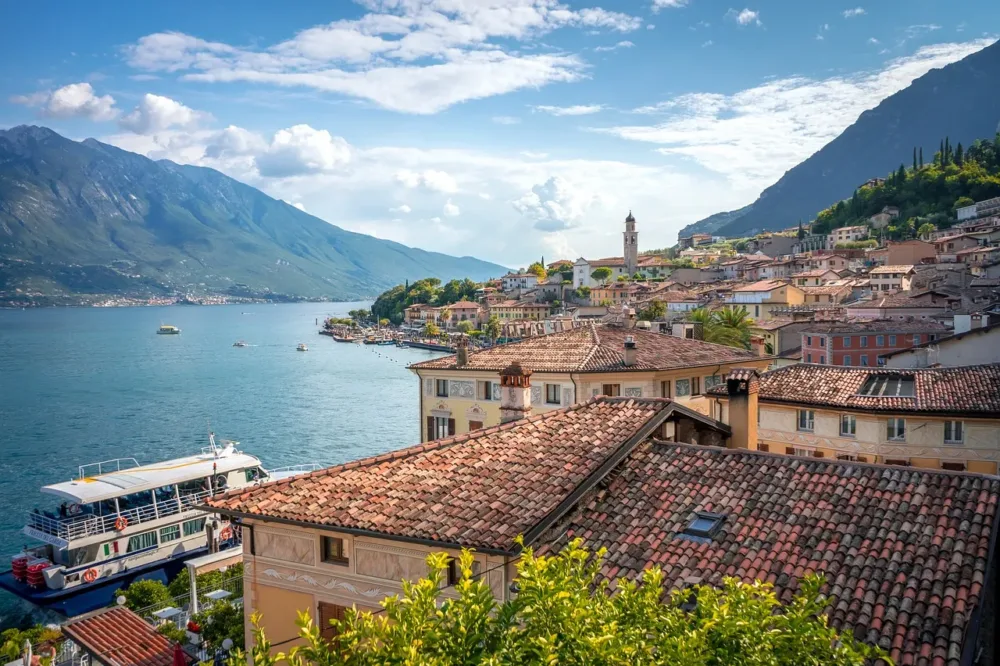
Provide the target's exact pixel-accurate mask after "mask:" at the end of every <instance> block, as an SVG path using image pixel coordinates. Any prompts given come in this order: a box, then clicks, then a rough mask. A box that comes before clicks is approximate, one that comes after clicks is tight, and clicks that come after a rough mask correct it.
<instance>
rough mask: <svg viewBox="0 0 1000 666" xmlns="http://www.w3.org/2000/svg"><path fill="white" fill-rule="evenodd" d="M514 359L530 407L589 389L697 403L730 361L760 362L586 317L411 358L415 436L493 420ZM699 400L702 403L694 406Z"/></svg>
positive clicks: (445, 433)
mask: <svg viewBox="0 0 1000 666" xmlns="http://www.w3.org/2000/svg"><path fill="white" fill-rule="evenodd" d="M514 361H517V362H518V363H520V364H521V366H523V367H524V368H525V369H526V370H528V371H531V372H532V373H533V375H532V380H531V381H532V392H531V407H532V409H533V410H535V412H536V413H544V412H547V411H551V410H553V409H560V408H562V407H566V406H567V405H575V404H577V403H579V402H583V401H585V400H587V399H589V398H591V397H593V396H597V395H608V396H628V397H663V398H673V399H676V400H678V401H679V402H680V403H681V404H684V405H687V406H689V407H691V408H693V409H699V408H701V409H703V408H704V406H703V404H702V402H701V401H702V398H701V396H702V395H703V393H704V390H705V389H706V388H707V387H709V386H712V385H714V384H715V383H717V382H719V381H721V378H722V376H723V375H724V374H725V373H726V372H727V371H728V369H729V368H732V367H734V366H737V365H742V366H749V367H754V368H759V369H761V370H763V369H765V368H766V367H767V365H768V363H769V362H770V359H769V358H767V357H760V356H757V355H755V354H754V353H752V352H749V351H745V350H742V349H734V348H733V347H725V346H723V345H715V344H711V343H708V342H703V341H701V340H687V339H682V338H676V337H672V336H669V335H663V334H661V333H653V332H649V331H643V330H640V329H629V328H624V327H617V326H598V325H593V324H592V325H588V326H585V327H581V328H578V329H575V330H572V331H567V332H563V333H553V334H552V335H545V336H540V337H535V338H528V339H525V340H522V341H520V342H514V343H509V344H505V345H500V346H498V347H493V348H491V349H486V350H482V351H476V352H469V351H468V350H467V349H464V348H460V349H459V353H458V354H455V355H452V356H446V357H443V358H438V359H433V360H430V361H423V362H421V363H415V364H413V365H411V366H410V369H411V370H412V371H413V372H414V373H415V374H416V375H417V376H418V377H419V378H420V414H421V436H420V440H421V441H428V440H432V439H441V438H444V437H449V436H451V435H456V434H462V433H464V432H469V431H471V430H477V429H479V428H483V427H488V426H492V425H496V424H497V423H500V417H501V414H500V402H501V391H500V385H501V378H500V375H499V373H500V371H501V370H502V369H504V368H506V367H507V366H509V365H510V364H511V363H512V362H514ZM699 405H701V406H699Z"/></svg>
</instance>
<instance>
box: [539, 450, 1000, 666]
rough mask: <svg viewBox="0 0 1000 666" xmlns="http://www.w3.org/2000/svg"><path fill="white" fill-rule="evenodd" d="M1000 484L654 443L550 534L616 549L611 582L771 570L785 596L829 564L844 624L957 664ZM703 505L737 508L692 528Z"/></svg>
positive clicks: (677, 584)
mask: <svg viewBox="0 0 1000 666" xmlns="http://www.w3.org/2000/svg"><path fill="white" fill-rule="evenodd" d="M998 494H1000V479H997V478H996V477H987V476H980V475H973V474H961V473H959V474H955V473H947V472H938V471H930V470H919V469H914V468H899V467H889V466H884V465H864V464H858V463H846V462H838V461H826V460H816V459H813V458H797V457H794V456H785V455H776V454H767V453H760V452H756V451H745V450H739V449H718V448H713V447H705V446H692V445H686V444H676V443H654V442H650V441H647V442H645V443H643V444H641V445H640V446H639V447H638V448H637V449H635V451H633V453H632V454H631V455H630V456H629V457H628V458H626V459H625V460H624V461H623V463H622V464H621V466H620V467H619V468H618V469H617V470H616V473H615V476H614V477H613V480H612V481H611V482H610V483H609V484H607V486H606V487H597V488H595V489H593V490H592V491H590V492H589V493H588V494H587V495H585V496H584V497H583V498H581V500H580V501H579V502H578V503H577V505H576V508H575V509H574V511H573V512H572V513H570V514H568V515H567V517H566V518H565V519H564V520H562V521H559V522H558V523H557V524H555V525H554V526H553V527H552V528H551V529H550V530H549V532H548V533H547V534H546V535H544V536H543V538H542V541H543V542H544V541H548V542H550V543H554V544H555V545H556V547H558V546H559V545H562V544H564V543H566V542H568V540H570V539H572V538H575V537H582V538H583V539H584V541H585V543H586V544H587V546H588V547H589V548H592V549H597V548H600V547H606V548H607V555H606V557H605V560H604V562H603V566H602V570H601V573H602V574H603V575H604V576H605V577H606V578H608V579H611V580H617V579H621V578H628V579H633V580H634V579H638V578H639V577H640V576H641V574H642V571H643V570H644V569H647V568H649V567H651V566H654V565H655V566H659V567H660V568H661V569H662V571H663V574H664V584H665V585H666V586H667V587H674V588H681V587H684V586H685V584H687V583H688V582H691V581H692V579H694V580H696V581H700V582H702V583H705V584H710V585H718V584H720V583H721V582H722V578H723V577H724V576H734V577H736V578H739V579H741V580H743V581H746V582H750V581H753V580H755V579H759V580H764V581H767V582H770V583H772V584H773V585H774V586H775V591H776V593H777V594H778V596H779V598H780V599H781V600H782V601H783V602H786V603H787V602H788V601H789V600H790V599H791V597H792V595H793V594H794V593H795V591H796V590H797V589H798V581H799V580H800V579H801V578H802V577H803V576H805V575H806V574H808V573H812V572H821V573H823V574H825V576H826V587H825V590H824V592H825V593H826V594H827V595H829V597H830V602H831V603H830V607H829V609H828V614H829V619H830V624H831V625H832V626H834V627H835V628H837V629H839V630H842V631H852V632H853V633H854V636H855V637H856V638H858V639H860V640H863V641H865V642H868V643H872V644H878V645H880V646H882V647H883V648H885V649H886V650H888V651H889V652H890V656H891V657H892V658H893V659H894V660H895V661H896V663H897V664H935V665H937V664H941V665H947V666H957V665H958V664H959V663H960V659H959V658H960V655H961V654H962V649H963V642H964V640H965V637H966V635H967V633H966V632H967V631H968V630H969V629H970V628H971V627H970V625H972V624H973V623H972V622H971V621H970V616H971V615H972V613H973V610H974V609H977V606H978V605H980V604H981V603H982V601H983V591H984V579H985V576H986V572H987V567H988V564H989V563H988V561H987V557H988V555H987V554H988V553H990V542H991V533H992V531H993V529H994V523H995V516H996V513H997V497H998ZM696 511H707V512H712V513H719V514H722V515H723V516H724V519H723V521H722V524H721V528H720V530H719V531H718V532H717V533H716V534H715V535H714V536H713V537H711V538H702V539H698V538H688V537H681V536H679V535H680V534H681V533H682V532H683V531H684V530H685V528H686V527H687V526H688V524H689V523H690V521H691V520H692V519H693V518H694V516H695V512H696ZM615 587H616V586H615V585H614V584H612V588H615ZM987 631H988V628H987V627H986V626H984V627H983V629H982V631H981V633H985V632H987Z"/></svg>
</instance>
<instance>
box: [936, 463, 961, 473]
mask: <svg viewBox="0 0 1000 666" xmlns="http://www.w3.org/2000/svg"><path fill="white" fill-rule="evenodd" d="M941 469H945V470H948V471H949V472H964V471H965V463H964V462H942V463H941Z"/></svg>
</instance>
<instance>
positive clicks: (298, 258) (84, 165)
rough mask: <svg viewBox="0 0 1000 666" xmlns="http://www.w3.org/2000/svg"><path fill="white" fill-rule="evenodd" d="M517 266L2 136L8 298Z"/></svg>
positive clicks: (191, 174)
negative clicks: (368, 232) (357, 229)
mask: <svg viewBox="0 0 1000 666" xmlns="http://www.w3.org/2000/svg"><path fill="white" fill-rule="evenodd" d="M506 270H507V269H506V268H504V267H503V266H499V265H497V264H492V263H488V262H485V261H480V260H478V259H474V258H472V257H451V256H448V255H444V254H439V253H436V252H426V251H424V250H418V249H415V248H411V247H407V246H405V245H401V244H399V243H394V242H391V241H386V240H380V239H377V238H373V237H371V236H365V235H363V234H358V233H353V232H350V231H345V230H344V229H341V228H340V227H337V226H334V225H332V224H329V223H327V222H324V221H323V220H321V219H319V218H317V217H314V216H312V215H309V214H308V213H305V212H303V211H301V210H299V209H298V208H295V207H294V206H291V205H289V204H287V203H285V202H283V201H279V200H277V199H273V198H271V197H269V196H267V195H266V194H264V193H263V192H261V191H259V190H256V189H254V188H253V187H250V186H248V185H245V184H243V183H240V182H239V181H236V180H233V179H232V178H229V177H227V176H224V175H223V174H221V173H219V172H218V171H215V170H213V169H206V168H202V167H194V166H185V165H179V164H175V163H173V162H170V161H167V160H160V161H153V160H150V159H147V158H146V157H143V156H141V155H137V154H135V153H130V152H127V151H124V150H121V149H119V148H115V147H113V146H109V145H106V144H103V143H101V142H99V141H96V140H94V139H87V140H85V141H83V142H77V141H71V140H69V139H66V138H64V137H62V136H60V135H59V134H57V133H55V132H53V131H52V130H50V129H47V128H44V127H27V126H21V127H15V128H13V129H10V130H6V131H0V297H3V296H6V297H7V298H8V299H9V298H10V295H11V294H17V293H22V294H23V293H35V294H39V293H40V294H42V295H49V296H52V295H63V296H69V295H80V294H108V295H128V296H143V297H145V296H152V295H165V294H174V293H182V294H183V293H196V294H223V295H233V296H259V297H268V298H327V299H337V300H344V299H354V298H363V297H367V296H375V295H377V294H378V293H379V292H381V291H383V290H384V289H386V288H388V287H391V286H393V285H395V284H399V283H402V282H403V281H404V280H415V279H419V278H423V277H428V276H431V277H438V278H441V279H442V280H448V279H451V278H464V277H470V278H472V279H475V280H481V279H485V278H487V277H490V276H498V275H501V274H503V273H504V272H506ZM18 290H20V291H18Z"/></svg>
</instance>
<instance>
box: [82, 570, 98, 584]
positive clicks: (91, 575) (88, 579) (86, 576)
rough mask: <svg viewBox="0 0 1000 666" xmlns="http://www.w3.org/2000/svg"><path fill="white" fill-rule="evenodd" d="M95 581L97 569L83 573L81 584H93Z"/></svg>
mask: <svg viewBox="0 0 1000 666" xmlns="http://www.w3.org/2000/svg"><path fill="white" fill-rule="evenodd" d="M95 580H97V569H87V570H86V571H84V572H83V582H84V583H93V582H94V581H95Z"/></svg>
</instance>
